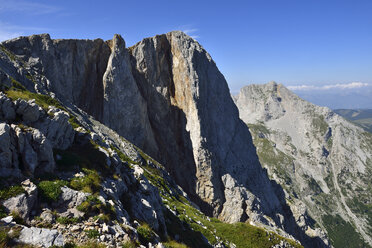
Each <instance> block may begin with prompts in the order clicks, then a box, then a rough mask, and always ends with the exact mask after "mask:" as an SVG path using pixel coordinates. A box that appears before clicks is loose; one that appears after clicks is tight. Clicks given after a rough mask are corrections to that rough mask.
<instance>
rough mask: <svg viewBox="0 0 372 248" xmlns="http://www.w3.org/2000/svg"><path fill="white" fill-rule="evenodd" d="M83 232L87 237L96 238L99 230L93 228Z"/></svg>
mask: <svg viewBox="0 0 372 248" xmlns="http://www.w3.org/2000/svg"><path fill="white" fill-rule="evenodd" d="M85 232H86V234H87V236H88V238H91V239H95V238H98V236H99V232H98V231H97V230H95V229H93V230H87V231H85Z"/></svg>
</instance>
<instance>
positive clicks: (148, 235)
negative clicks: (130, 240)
mask: <svg viewBox="0 0 372 248" xmlns="http://www.w3.org/2000/svg"><path fill="white" fill-rule="evenodd" d="M137 233H138V236H139V240H140V241H141V243H143V244H147V243H149V242H152V241H153V240H154V238H155V235H154V232H153V231H152V229H151V227H150V226H149V225H147V224H142V225H140V226H139V227H138V228H137Z"/></svg>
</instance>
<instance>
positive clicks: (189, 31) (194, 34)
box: [181, 25, 200, 40]
mask: <svg viewBox="0 0 372 248" xmlns="http://www.w3.org/2000/svg"><path fill="white" fill-rule="evenodd" d="M181 30H182V32H184V33H185V34H187V35H189V36H190V37H191V38H193V39H195V40H196V39H197V38H199V37H200V36H199V35H198V34H197V32H198V31H199V29H197V28H190V25H185V26H183V27H182V28H181Z"/></svg>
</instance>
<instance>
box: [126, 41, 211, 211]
mask: <svg viewBox="0 0 372 248" xmlns="http://www.w3.org/2000/svg"><path fill="white" fill-rule="evenodd" d="M159 39H163V37H159ZM161 44H162V46H163V47H162V49H161V51H165V52H163V53H160V54H159V55H158V56H159V57H158V59H159V60H162V63H160V62H158V63H155V64H156V65H155V66H154V67H155V68H156V69H158V71H156V72H154V74H155V75H156V76H157V78H156V79H155V80H154V78H147V76H149V75H145V74H144V73H141V72H139V71H138V70H136V69H135V63H136V59H135V58H134V57H133V56H132V55H131V64H132V74H133V77H134V79H135V81H136V83H137V86H138V89H139V91H140V93H141V95H142V97H143V98H144V99H145V100H146V102H147V113H148V119H149V123H150V126H151V129H152V132H153V135H154V139H155V142H156V144H157V146H158V147H157V148H158V150H157V153H156V154H152V153H151V149H148V148H147V147H146V145H145V147H141V148H142V149H143V150H144V151H145V152H146V153H148V154H149V155H150V156H152V157H153V158H155V159H156V160H157V161H159V162H160V163H162V164H163V165H164V166H165V168H166V169H167V171H168V172H169V173H170V175H171V176H172V177H173V178H174V179H175V181H176V182H177V184H178V185H180V186H181V187H182V188H183V189H184V190H185V191H186V193H187V194H188V196H189V198H190V199H191V200H192V201H193V202H194V203H196V204H197V205H198V206H199V207H200V209H201V210H202V211H203V212H204V213H205V214H207V215H209V216H212V214H213V207H211V206H210V204H208V203H207V202H205V201H203V200H202V199H201V198H200V197H199V196H198V195H197V194H196V185H197V178H196V164H195V161H194V154H193V147H192V142H191V138H190V133H189V132H188V131H187V128H186V124H187V119H186V115H185V113H184V112H183V110H182V109H180V108H179V107H177V106H174V105H172V104H171V98H174V97H175V86H174V82H173V75H172V68H171V60H172V57H171V56H172V55H171V51H170V45H169V43H168V41H167V40H166V39H165V38H164V40H163V42H162V43H161ZM164 62H165V63H164ZM160 65H165V66H160ZM149 74H151V73H149ZM152 76H153V75H152ZM154 82H155V83H157V84H159V85H154ZM157 87H164V88H167V89H168V90H169V95H168V96H167V97H165V96H164V95H162V94H161V93H159V92H158V91H157V90H156V88H157Z"/></svg>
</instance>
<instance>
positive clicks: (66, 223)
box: [0, 31, 371, 247]
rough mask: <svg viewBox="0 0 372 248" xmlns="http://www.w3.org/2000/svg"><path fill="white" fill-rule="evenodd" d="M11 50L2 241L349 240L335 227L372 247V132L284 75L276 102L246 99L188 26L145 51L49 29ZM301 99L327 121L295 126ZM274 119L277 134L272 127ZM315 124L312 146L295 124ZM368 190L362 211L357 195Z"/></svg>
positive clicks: (2, 120) (4, 55)
mask: <svg viewBox="0 0 372 248" xmlns="http://www.w3.org/2000/svg"><path fill="white" fill-rule="evenodd" d="M0 48H1V49H0V80H1V86H0V87H1V93H0V144H1V145H0V173H1V174H0V176H1V185H0V203H1V209H0V215H1V217H2V219H1V222H0V245H3V244H4V246H14V245H31V246H35V247H50V246H60V247H63V246H64V247H94V246H97V247H100V246H102V247H331V246H332V245H334V246H335V247H342V246H338V244H339V243H338V242H340V241H339V239H338V238H339V237H340V235H341V234H342V232H340V230H339V229H337V228H336V229H335V226H337V225H336V224H335V223H340V226H342V227H345V228H343V230H352V231H353V232H350V233H351V235H352V237H353V239H355V240H357V241H358V242H361V243H360V244H362V245H367V244H369V243H370V240H369V237H370V236H369V235H370V229H369V224H368V221H367V220H368V219H367V217H366V216H368V214H369V213H370V212H369V211H368V207H369V205H368V204H370V203H369V202H368V201H369V199H370V197H369V196H370V195H368V194H369V193H368V192H370V191H368V190H365V188H368V187H370V185H369V184H368V181H367V180H365V178H364V176H365V177H366V178H367V177H368V175H369V174H368V173H370V170H369V168H370V161H371V160H370V159H371V158H370V157H369V156H370V153H366V152H365V151H366V150H364V149H367V148H366V147H370V143H369V142H370V136H363V135H365V134H364V133H363V132H361V129H360V128H357V127H355V126H353V125H352V124H350V123H348V122H346V121H344V120H343V119H342V118H341V117H338V116H337V115H335V114H333V113H332V112H331V111H328V110H324V109H322V108H318V107H312V106H313V105H311V104H308V103H305V102H302V101H300V100H298V101H297V100H296V99H297V98H296V96H294V95H293V94H290V93H287V91H286V90H285V89H284V87H282V88H280V86H277V85H276V84H269V86H267V87H268V88H270V89H271V87H272V88H275V89H277V90H274V91H273V92H274V93H277V94H279V93H278V92H282V91H283V93H281V95H279V96H278V97H276V98H275V97H272V96H273V95H274V93H266V91H267V90H266V89H260V90H258V91H257V92H260V93H257V92H256V91H255V90H247V92H248V93H246V94H245V93H241V94H240V95H239V97H238V98H237V100H236V103H237V106H238V107H237V106H236V105H235V103H234V101H233V99H232V98H231V95H230V93H229V89H228V86H227V83H226V80H225V78H224V76H223V75H222V74H221V73H220V72H219V70H218V68H217V66H216V64H215V63H214V61H213V60H212V58H211V56H210V55H209V54H208V53H207V52H206V51H205V50H204V49H203V47H202V46H201V45H200V44H199V43H198V42H196V41H195V40H194V39H192V38H191V37H189V36H187V35H186V34H184V33H182V32H179V31H174V32H170V33H167V34H163V35H157V36H155V37H151V38H146V39H144V40H142V41H141V42H139V43H137V44H136V45H134V46H132V47H126V45H125V41H124V39H123V38H122V37H121V36H120V35H115V36H114V37H113V39H112V40H108V41H103V40H101V39H96V40H63V39H61V40H53V39H51V38H50V36H49V35H48V34H42V35H33V36H29V37H19V38H16V39H13V40H9V41H5V42H3V43H1V47H0ZM257 88H260V87H257ZM245 89H246V88H244V89H243V90H242V92H245ZM261 93H262V94H261ZM274 98H275V99H274ZM272 99H274V100H273V101H274V103H271V100H272ZM266 101H269V102H266ZM286 102H288V105H283V104H285V103H286ZM309 106H310V107H309ZM238 108H239V110H238ZM319 109H320V110H321V111H320V110H319ZM294 110H296V111H297V110H298V111H302V112H306V111H308V112H309V113H311V114H312V115H311V116H313V115H314V116H316V117H317V118H315V123H313V122H312V121H313V119H312V117H311V118H310V117H307V118H305V119H303V120H302V121H300V120H299V121H297V122H295V123H293V117H294V116H295V115H296V113H297V112H293V111H294ZM319 111H320V112H319ZM302 112H301V113H302ZM253 120H254V121H253ZM272 120H283V121H281V122H280V121H276V122H278V123H279V124H277V127H278V129H279V131H275V132H274V131H266V130H274V125H273V126H270V125H269V124H267V123H271V122H270V121H272ZM328 120H329V124H327V126H325V125H324V123H328V122H326V121H328ZM256 122H257V123H258V124H257V123H256ZM246 123H248V126H250V128H249V127H248V126H247V124H246ZM309 123H310V124H309ZM311 123H313V124H311ZM331 124H332V125H334V126H332V125H331ZM252 125H254V126H252ZM291 125H294V126H291ZM296 125H297V126H296ZM309 125H311V127H312V126H314V127H315V128H317V129H309V130H307V132H306V133H307V134H305V138H306V137H308V140H309V144H310V147H307V143H305V141H303V140H301V139H302V136H301V135H299V134H297V132H298V131H299V130H305V129H304V127H308V126H309ZM337 125H338V126H337ZM343 125H344V126H345V130H348V133H345V132H346V131H345V132H344V131H342V132H337V128H339V129H342V128H343ZM255 128H256V129H255ZM280 128H283V130H282V131H280ZM346 128H347V129H346ZM318 129H319V130H318ZM257 130H261V131H260V132H256V131H257ZM262 130H263V131H262ZM275 130H276V129H275ZM315 131H316V132H315ZM318 131H319V132H318ZM323 131H324V132H323ZM284 132H287V133H288V137H290V138H291V139H292V142H291V144H292V146H293V147H294V148H293V149H295V151H296V152H297V153H296V154H299V155H298V156H300V155H301V157H298V162H296V161H297V160H296V159H297V157H295V155H287V154H288V151H287V150H284V148H282V147H281V144H282V142H283V140H282V138H283V137H284V136H283V135H284V134H283V133H284ZM251 133H252V134H253V136H252V135H251ZM276 133H279V134H278V136H275V137H277V139H278V140H275V139H274V138H272V136H269V134H270V135H271V134H272V135H274V134H276ZM280 135H281V136H280ZM357 135H359V136H360V137H362V136H363V137H364V138H363V139H361V138H360V137H359V136H357ZM292 136H293V137H292ZM252 137H253V138H252ZM257 137H259V138H257ZM273 137H274V136H273ZM285 138H287V136H285ZM318 139H319V140H318ZM368 139H369V140H368ZM257 140H259V141H261V140H262V141H264V143H263V145H265V146H266V145H268V146H269V147H270V150H269V152H273V153H268V154H263V153H262V149H263V148H262V147H261V143H258V142H257ZM330 140H331V141H332V142H333V143H332V142H331V141H330ZM306 141H307V140H306ZM310 141H311V142H310ZM274 142H275V143H274ZM338 142H340V143H338ZM347 142H354V143H353V144H355V146H353V147H351V146H349V145H347V146H346V148H345V146H344V144H348V143H347ZM356 142H359V143H356ZM329 143H331V144H336V143H337V145H334V147H335V148H333V150H332V149H330V147H329V146H330V144H329ZM274 144H277V145H274ZM288 146H289V147H292V146H291V145H290V144H288ZM347 147H349V148H347ZM348 149H349V150H348ZM295 151H293V152H295ZM265 152H266V151H265ZM280 152H282V153H283V154H282V153H280ZM319 152H320V153H321V155H320V156H319V159H318V157H315V158H316V159H313V158H312V156H313V153H316V154H318V153H319ZM347 152H348V153H347ZM351 153H353V155H345V154H351ZM303 154H305V155H303ZM282 157H284V159H285V162H282V161H279V162H278V161H277V160H276V159H279V158H280V159H281V158H282ZM333 157H335V160H334V162H330V161H331V158H333ZM291 159H292V160H291ZM301 159H302V160H301ZM306 159H307V160H306ZM346 160H347V161H349V162H348V163H347V164H342V165H339V164H337V162H336V161H338V162H339V163H341V162H342V163H343V162H344V161H346ZM307 161H309V163H310V162H312V163H314V164H315V165H312V166H313V167H311V166H310V165H309V164H307ZM332 161H333V160H332ZM340 161H341V162H340ZM287 162H288V164H287ZM345 163H346V162H345ZM355 163H357V164H355ZM285 166H291V167H290V168H291V171H289V170H288V168H287V167H285ZM292 170H293V172H292ZM341 172H342V173H341ZM358 173H359V174H358ZM287 174H288V178H289V179H288V180H290V181H288V182H287V181H284V183H283V180H284V179H283V177H285V176H287ZM358 176H360V179H358ZM285 178H286V177H285ZM341 180H343V181H342V182H341ZM308 182H309V183H308ZM327 183H328V184H329V185H328V184H327ZM347 183H349V184H347ZM331 186H332V187H331ZM356 191H358V196H357V198H355V204H356V205H355V208H362V209H363V210H365V208H367V210H365V211H364V212H363V210H361V211H354V205H353V207H352V206H351V205H350V203H349V202H348V201H349V200H352V199H354V198H351V195H352V194H351V193H352V192H356ZM327 195H332V197H333V198H334V200H332V198H330V197H327ZM354 196H356V195H354ZM325 201H330V202H332V204H335V205H334V206H332V205H331V204H327V202H325ZM322 204H323V205H322ZM327 205H328V207H329V209H330V210H328V209H326V206H327ZM336 207H337V208H336ZM335 209H337V211H334V210H335ZM364 217H365V218H364ZM347 228H349V229H347ZM340 233H341V234H340ZM336 236H337V237H336ZM329 238H330V239H329ZM355 244H357V243H356V242H355ZM358 244H359V243H358ZM350 247H351V246H350Z"/></svg>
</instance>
